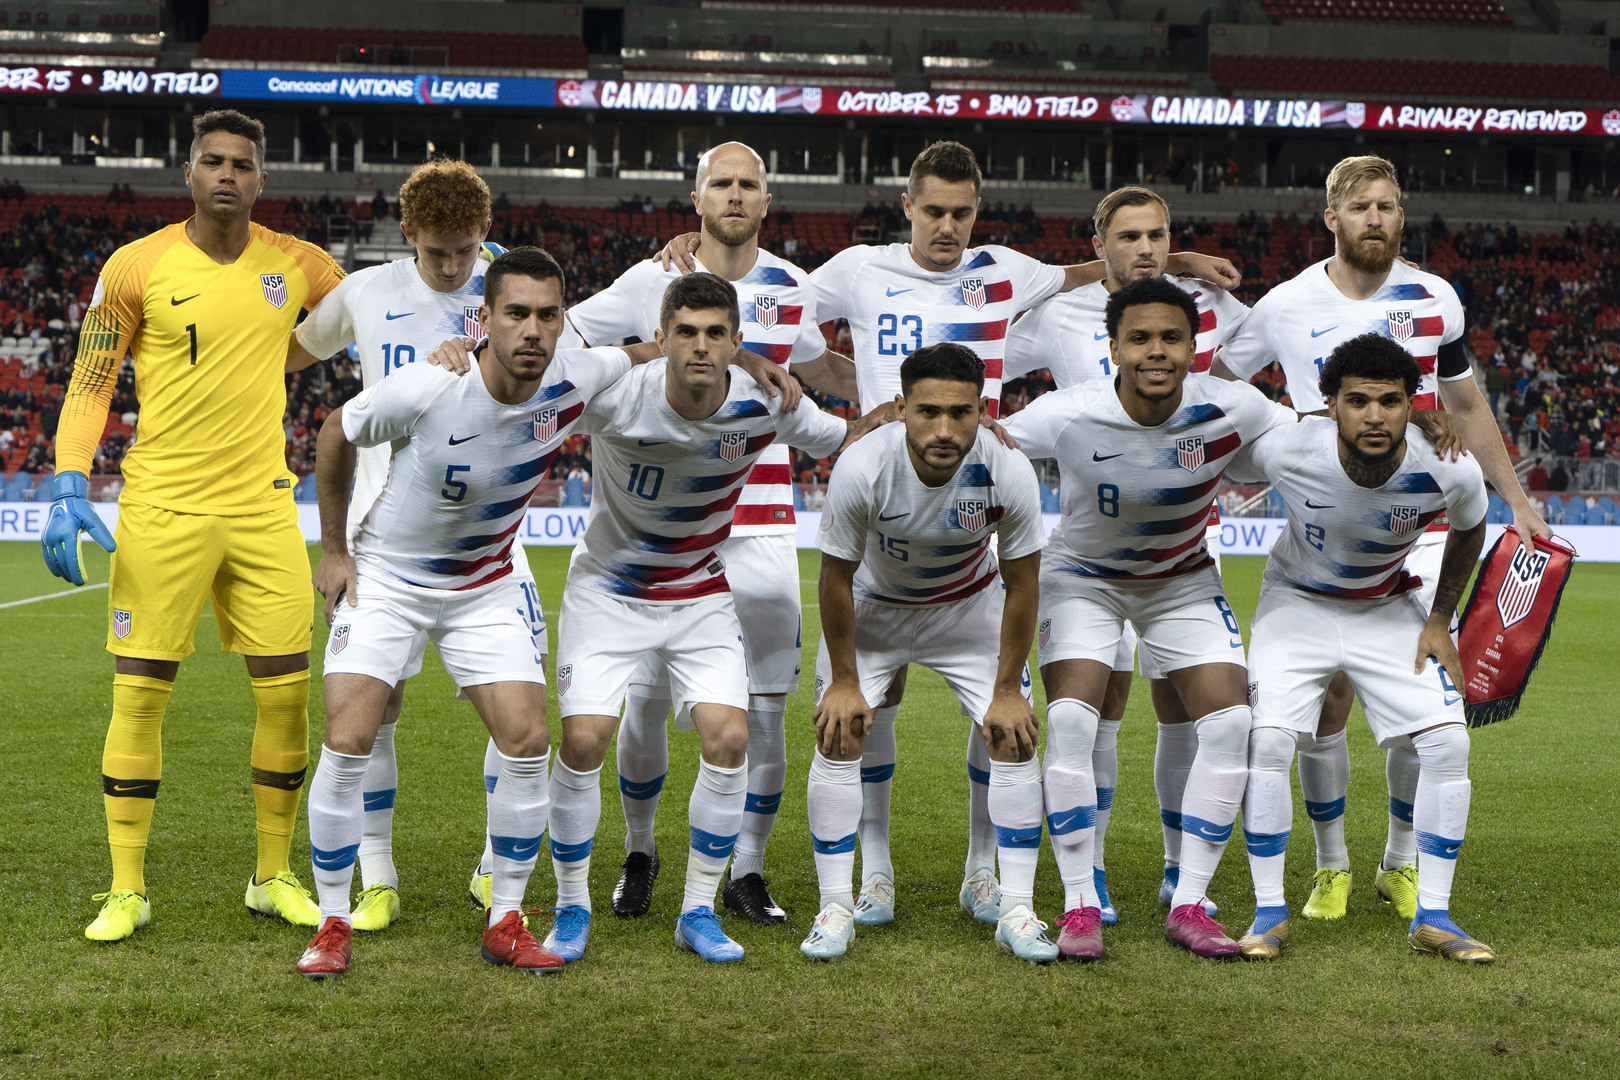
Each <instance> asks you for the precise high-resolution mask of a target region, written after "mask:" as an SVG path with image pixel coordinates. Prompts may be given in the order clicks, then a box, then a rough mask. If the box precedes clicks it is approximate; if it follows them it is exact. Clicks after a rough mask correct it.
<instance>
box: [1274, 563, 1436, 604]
mask: <svg viewBox="0 0 1620 1080" xmlns="http://www.w3.org/2000/svg"><path fill="white" fill-rule="evenodd" d="M1391 582H1393V583H1394V587H1393V588H1391V587H1390V583H1391ZM1422 584H1423V579H1422V578H1420V577H1414V576H1413V575H1412V574H1410V573H1408V572H1407V571H1405V570H1401V571H1400V572H1399V573H1398V574H1396V575H1393V576H1391V577H1388V578H1385V579H1384V581H1383V583H1382V584H1379V585H1369V586H1367V587H1366V588H1364V589H1334V590H1331V591H1330V590H1327V589H1313V588H1311V587H1310V586H1309V585H1301V586H1300V588H1302V589H1304V590H1305V591H1306V592H1309V593H1315V594H1316V595H1317V596H1330V597H1333V598H1334V599H1336V600H1381V599H1383V598H1384V597H1386V596H1399V595H1400V594H1401V593H1404V592H1411V591H1412V590H1413V589H1416V588H1418V587H1419V586H1421V585H1422Z"/></svg>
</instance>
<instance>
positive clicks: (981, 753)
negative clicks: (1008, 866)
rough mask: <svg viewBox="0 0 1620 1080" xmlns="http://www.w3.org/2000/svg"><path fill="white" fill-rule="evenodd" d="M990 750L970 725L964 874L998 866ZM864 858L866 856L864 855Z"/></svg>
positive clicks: (974, 725)
mask: <svg viewBox="0 0 1620 1080" xmlns="http://www.w3.org/2000/svg"><path fill="white" fill-rule="evenodd" d="M990 772H991V769H990V751H989V750H987V749H985V745H984V736H983V735H981V734H980V733H979V726H978V725H977V724H970V725H968V746H967V774H968V850H967V861H966V862H965V863H964V864H963V867H962V876H963V877H964V878H967V877H971V876H972V875H973V872H974V871H975V870H979V869H981V868H983V867H986V866H988V867H990V868H992V869H994V868H995V865H996V853H997V849H998V848H999V846H1000V845H999V842H998V840H997V839H996V826H995V823H994V822H993V821H992V820H991V815H990ZM863 858H864V855H863Z"/></svg>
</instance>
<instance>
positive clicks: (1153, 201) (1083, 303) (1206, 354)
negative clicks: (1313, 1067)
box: [1002, 186, 1249, 926]
mask: <svg viewBox="0 0 1620 1080" xmlns="http://www.w3.org/2000/svg"><path fill="white" fill-rule="evenodd" d="M1091 220H1092V224H1093V225H1094V226H1095V227H1096V230H1097V236H1096V240H1095V243H1096V248H1097V257H1098V258H1099V259H1101V260H1102V262H1103V265H1104V266H1105V267H1106V268H1107V274H1106V276H1105V277H1104V278H1103V280H1101V281H1098V282H1094V283H1092V284H1090V285H1082V286H1080V287H1079V288H1077V289H1072V290H1070V291H1069V292H1066V293H1060V294H1059V295H1057V296H1054V297H1052V298H1051V299H1050V300H1048V301H1046V302H1045V303H1044V304H1041V305H1040V306H1038V307H1036V308H1034V309H1033V310H1031V311H1028V312H1026V313H1025V314H1024V315H1023V316H1022V317H1021V318H1019V319H1018V321H1017V322H1015V323H1013V325H1012V328H1011V329H1010V330H1009V331H1008V332H1007V361H1006V366H1005V369H1004V370H1003V372H1002V374H1003V376H1005V377H1007V378H1012V377H1014V376H1018V375H1022V374H1024V373H1026V372H1029V371H1033V370H1036V369H1038V368H1046V369H1047V370H1048V371H1050V372H1051V373H1052V380H1053V381H1054V382H1055V383H1057V385H1058V387H1059V389H1062V388H1064V387H1069V386H1073V385H1075V384H1076V383H1079V382H1084V381H1086V380H1090V379H1107V378H1112V377H1113V375H1114V366H1113V364H1114V362H1113V357H1112V354H1111V353H1110V351H1109V345H1108V341H1109V338H1108V327H1107V325H1106V323H1105V320H1104V317H1103V313H1104V309H1105V308H1106V307H1107V304H1108V298H1109V297H1110V296H1112V295H1113V294H1114V293H1115V292H1117V291H1119V287H1120V286H1121V285H1124V284H1126V283H1128V282H1131V281H1135V280H1138V279H1140V278H1149V277H1163V276H1164V272H1165V265H1166V263H1167V262H1168V260H1169V256H1170V207H1169V204H1167V203H1166V202H1165V201H1164V199H1163V198H1162V197H1161V196H1160V195H1159V194H1158V193H1157V192H1155V191H1153V190H1151V189H1150V188H1144V187H1135V186H1129V187H1122V188H1117V189H1115V190H1114V191H1111V192H1109V193H1108V194H1107V195H1105V196H1103V198H1102V199H1101V200H1100V201H1099V202H1098V203H1097V206H1096V209H1094V210H1093V211H1092V213H1091ZM1167 280H1169V281H1171V282H1172V283H1173V284H1175V285H1176V286H1177V287H1178V288H1180V289H1182V290H1183V291H1184V292H1186V293H1187V294H1188V295H1189V296H1191V297H1192V298H1193V301H1194V302H1195V303H1196V304H1197V305H1198V316H1199V322H1198V340H1197V343H1196V347H1195V348H1196V351H1195V352H1194V354H1193V365H1192V370H1193V371H1195V372H1199V371H1207V370H1208V369H1209V366H1210V361H1211V359H1213V357H1214V354H1215V350H1216V349H1217V348H1219V347H1220V346H1221V345H1222V344H1224V343H1225V342H1227V341H1228V340H1230V339H1231V337H1232V335H1233V334H1235V333H1237V331H1238V328H1239V327H1241V326H1242V325H1243V321H1244V320H1245V319H1247V318H1248V317H1249V309H1248V308H1246V307H1244V306H1243V304H1242V303H1241V302H1240V301H1238V300H1237V299H1236V298H1235V297H1233V296H1232V295H1231V294H1230V293H1228V292H1226V291H1225V290H1223V289H1219V288H1215V287H1212V286H1211V285H1210V284H1209V283H1207V282H1204V281H1200V280H1199V279H1197V278H1194V277H1190V276H1176V277H1171V278H1168V279H1167ZM1219 532H1220V526H1219V524H1217V523H1215V519H1213V518H1212V519H1211V524H1210V525H1209V526H1208V528H1207V530H1206V540H1207V541H1208V545H1209V551H1210V557H1211V558H1212V559H1214V560H1215V569H1216V570H1217V571H1218V570H1219V569H1220V566H1221V563H1220V555H1219V553H1218V552H1217V551H1216V550H1215V543H1216V541H1217V540H1218V538H1219ZM1135 655H1136V632H1135V631H1134V630H1133V629H1131V628H1130V627H1129V626H1127V627H1126V628H1125V633H1124V636H1123V637H1122V638H1121V639H1120V646H1119V654H1118V655H1117V656H1115V657H1114V660H1113V674H1112V675H1110V676H1109V679H1108V691H1107V693H1106V695H1105V696H1104V698H1103V705H1102V709H1101V713H1102V718H1101V719H1100V720H1099V721H1098V724H1097V741H1096V744H1095V746H1094V747H1093V749H1092V769H1093V771H1094V772H1095V774H1096V778H1097V826H1096V843H1095V850H1094V851H1093V859H1094V860H1095V868H1094V876H1095V877H1096V879H1097V899H1098V902H1099V903H1100V904H1101V908H1102V921H1103V924H1104V925H1108V926H1111V925H1113V924H1114V923H1116V922H1118V921H1119V914H1118V911H1117V910H1116V909H1115V907H1114V904H1113V901H1112V900H1111V899H1110V898H1109V895H1108V882H1107V879H1106V875H1105V870H1104V858H1103V840H1104V837H1105V836H1106V834H1107V831H1108V819H1109V812H1110V810H1111V809H1112V807H1113V803H1114V789H1115V785H1116V783H1117V780H1118V777H1119V753H1118V749H1117V747H1118V736H1119V724H1120V721H1121V720H1122V719H1123V718H1124V716H1125V704H1126V702H1127V701H1128V700H1129V698H1130V692H1131V674H1132V670H1131V669H1132V667H1133V665H1134V660H1135ZM1142 673H1143V675H1145V676H1148V677H1150V678H1152V679H1153V681H1152V684H1151V685H1152V695H1153V706H1154V711H1155V712H1156V713H1157V714H1158V718H1159V726H1158V740H1157V744H1156V747H1155V749H1154V755H1153V782H1154V787H1155V788H1156V789H1157V794H1158V797H1159V819H1160V823H1161V825H1162V827H1163V832H1164V880H1163V881H1162V883H1161V884H1160V886H1159V902H1160V903H1162V904H1168V903H1169V902H1170V897H1171V895H1172V894H1173V893H1174V892H1175V888H1176V880H1177V878H1178V876H1179V875H1180V873H1181V823H1180V821H1179V820H1177V815H1176V809H1175V808H1176V807H1178V806H1180V805H1181V796H1182V791H1183V790H1184V789H1185V787H1186V784H1187V770H1188V769H1189V768H1191V767H1192V759H1193V755H1194V753H1196V752H1197V749H1198V740H1197V738H1196V736H1195V735H1194V733H1193V729H1192V728H1191V727H1188V726H1187V725H1188V723H1189V722H1190V721H1191V720H1192V717H1190V716H1188V715H1187V710H1186V709H1184V708H1183V707H1182V705H1181V702H1180V700H1178V699H1177V698H1176V696H1175V691H1174V690H1173V689H1171V687H1170V684H1169V682H1168V681H1166V680H1165V679H1163V678H1162V677H1154V676H1157V675H1158V673H1157V672H1151V671H1150V670H1149V669H1148V668H1146V667H1144V668H1143V669H1142ZM1206 911H1207V912H1208V913H1209V914H1210V915H1214V914H1215V904H1214V902H1213V901H1211V902H1210V903H1209V904H1208V905H1207V907H1206Z"/></svg>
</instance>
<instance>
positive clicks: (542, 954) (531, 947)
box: [483, 911, 563, 975]
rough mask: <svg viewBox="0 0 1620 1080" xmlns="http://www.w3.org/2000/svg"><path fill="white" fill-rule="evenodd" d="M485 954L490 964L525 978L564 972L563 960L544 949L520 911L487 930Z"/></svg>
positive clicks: (505, 916) (510, 912) (485, 932)
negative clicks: (510, 969)
mask: <svg viewBox="0 0 1620 1080" xmlns="http://www.w3.org/2000/svg"><path fill="white" fill-rule="evenodd" d="M486 918H487V917H486ZM483 952H484V959H485V960H488V961H489V962H490V963H492V964H495V965H497V966H500V967H512V968H516V969H517V970H518V971H521V972H523V973H524V974H525V975H553V974H556V973H557V972H559V971H561V970H562V969H563V958H562V957H560V956H558V955H557V954H556V953H554V952H547V951H546V950H545V949H542V948H541V947H540V943H539V942H538V941H536V940H534V935H533V934H531V933H529V928H528V927H527V926H525V925H523V913H522V912H519V911H508V912H507V913H506V914H505V915H503V916H501V921H500V922H498V923H496V924H495V925H494V926H489V927H486V928H485V929H484V942H483Z"/></svg>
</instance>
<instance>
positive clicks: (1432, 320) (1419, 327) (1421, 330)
mask: <svg viewBox="0 0 1620 1080" xmlns="http://www.w3.org/2000/svg"><path fill="white" fill-rule="evenodd" d="M1445 332H1446V320H1445V316H1443V315H1421V316H1419V317H1418V318H1416V319H1413V320H1412V336H1413V337H1439V336H1440V335H1441V334H1443V333H1445Z"/></svg>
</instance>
